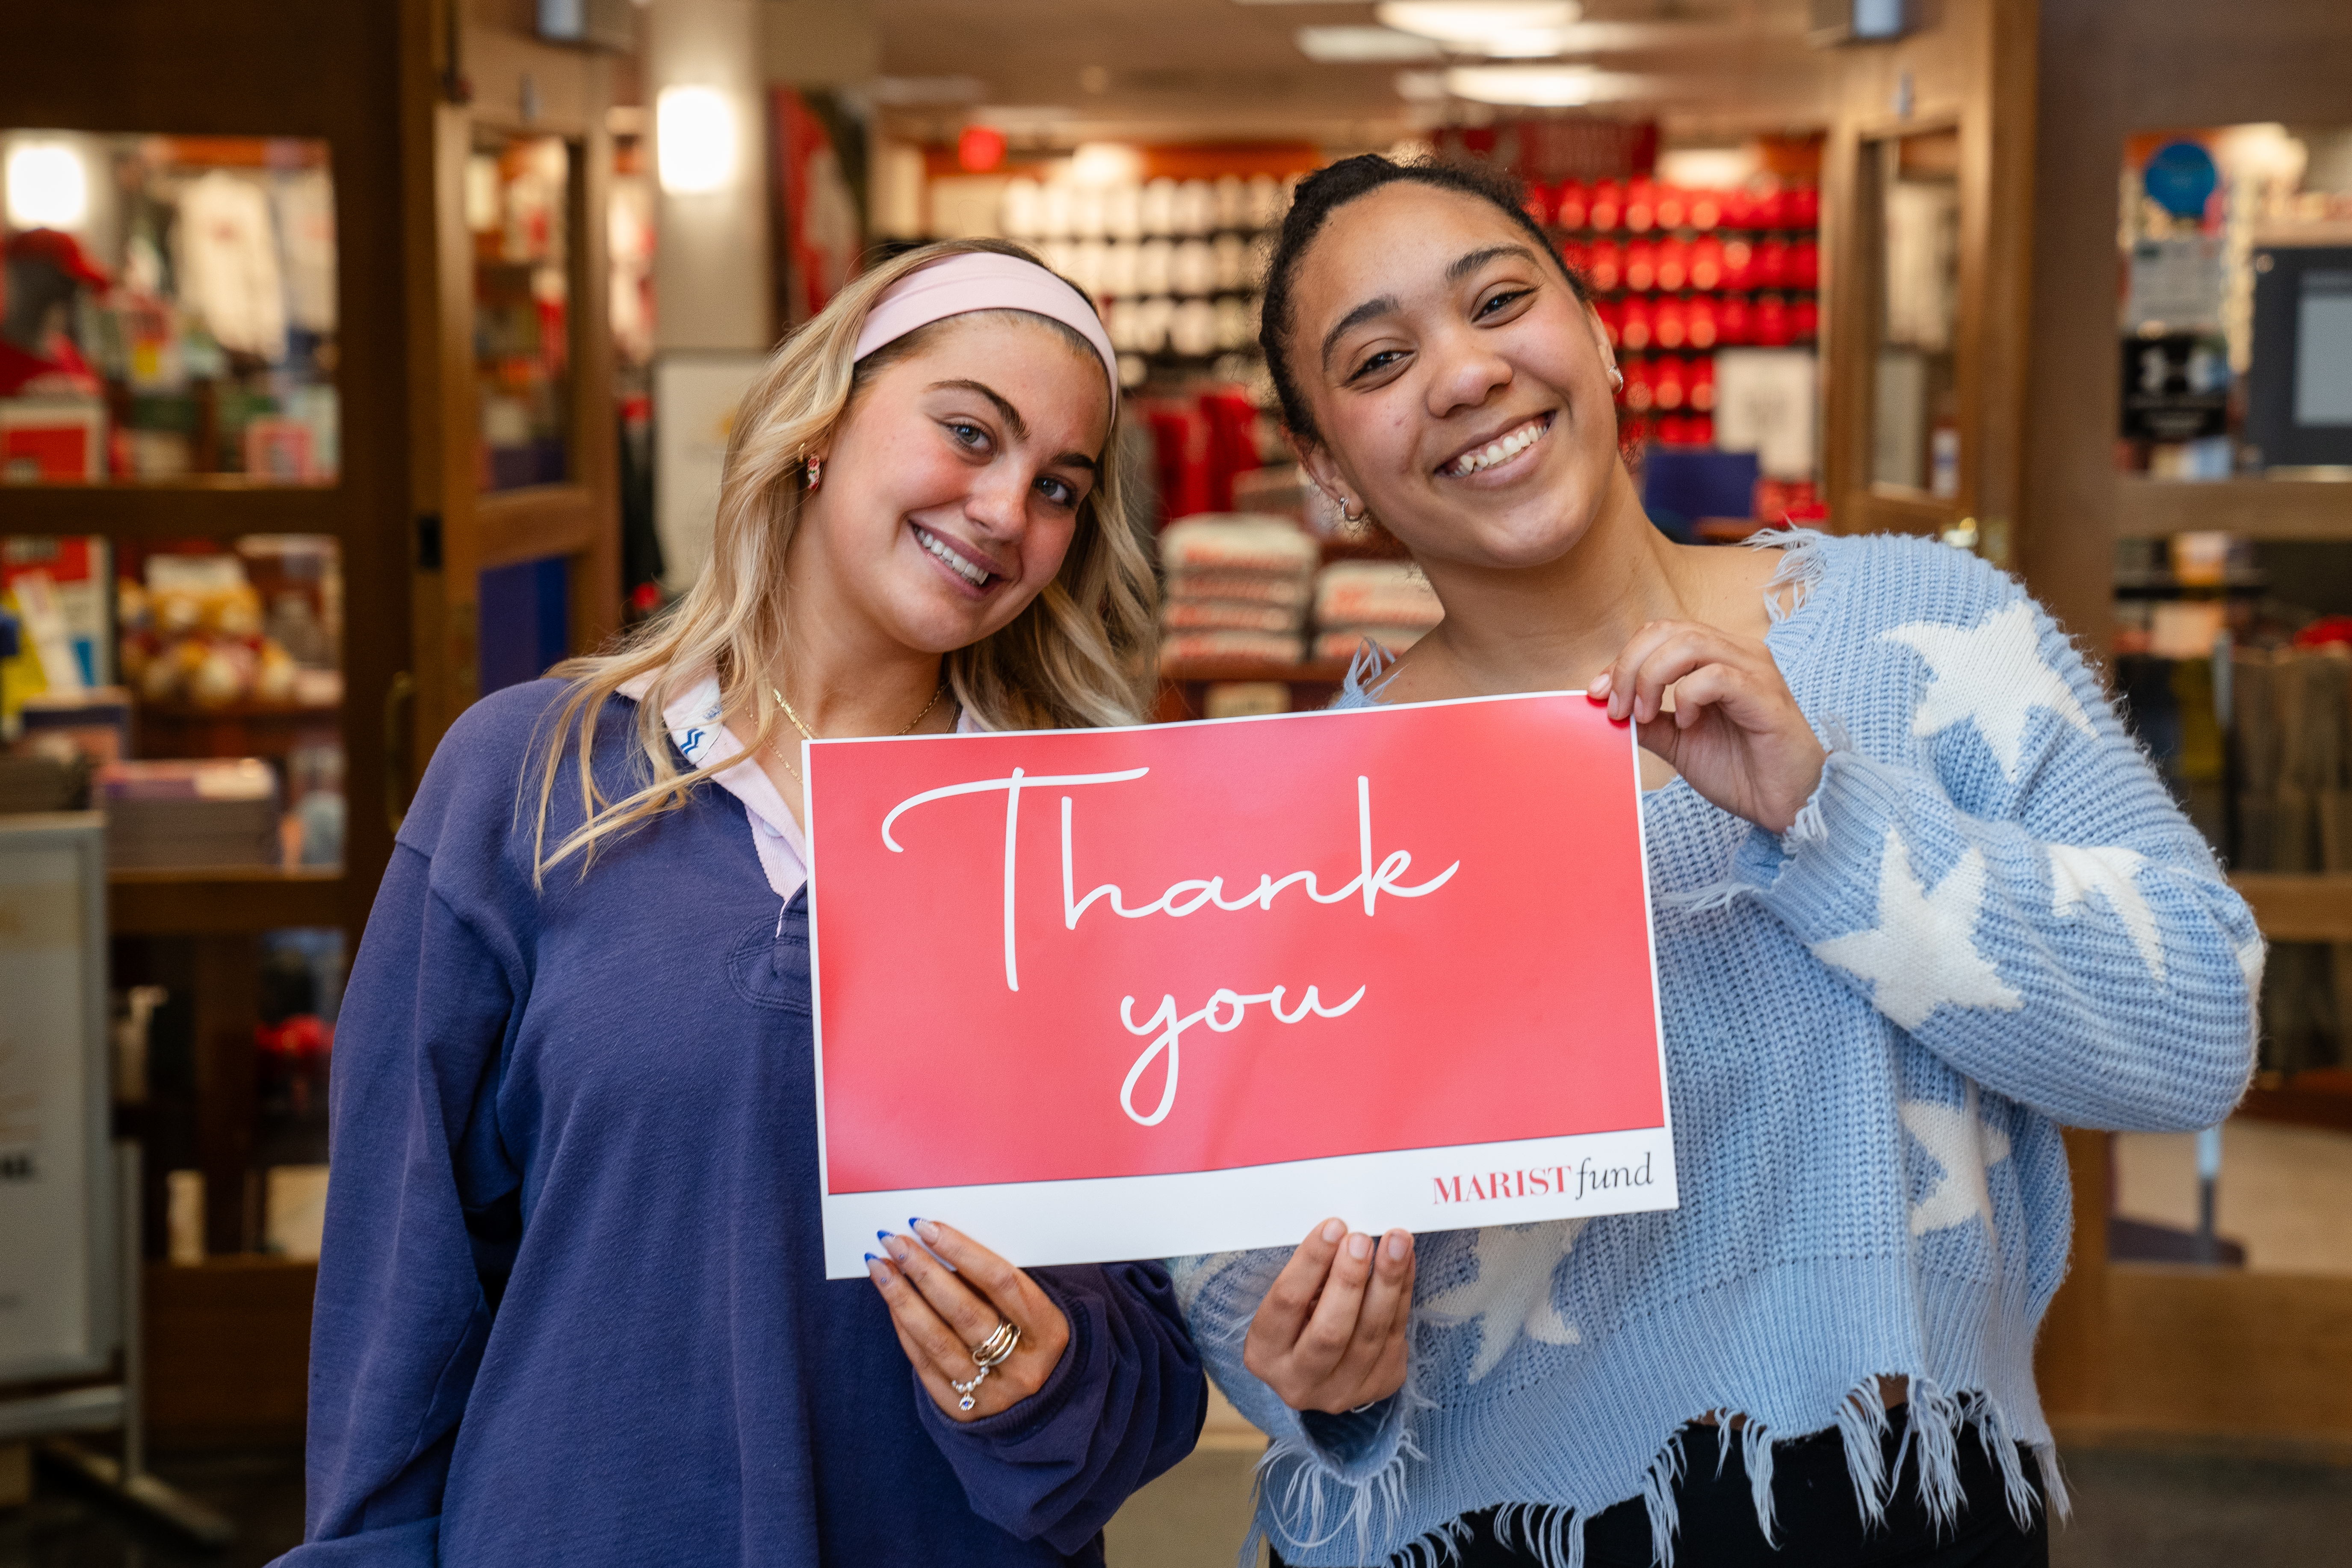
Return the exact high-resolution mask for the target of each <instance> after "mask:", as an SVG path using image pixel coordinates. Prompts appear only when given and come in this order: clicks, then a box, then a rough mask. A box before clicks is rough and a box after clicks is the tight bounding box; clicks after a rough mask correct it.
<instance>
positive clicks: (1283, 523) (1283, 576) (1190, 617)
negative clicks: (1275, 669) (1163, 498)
mask: <svg viewBox="0 0 2352 1568" xmlns="http://www.w3.org/2000/svg"><path fill="white" fill-rule="evenodd" d="M1321 554H1322V552H1321V551H1320V549H1319V548H1318V546H1317V545H1316V542H1315V541H1314V539H1313V538H1312V537H1311V536H1310V535H1308V534H1307V531H1305V530H1303V529H1301V528H1300V527H1299V526H1298V525H1297V523H1295V522H1292V521H1290V520H1289V519H1288V518H1283V517H1266V516H1261V515H1255V514H1252V513H1248V512H1213V513H1208V514H1204V515H1202V516H1198V517H1188V518H1186V519H1185V520H1184V521H1181V522H1178V523H1172V524H1171V525H1170V526H1169V528H1168V529H1167V531H1165V532H1163V533H1161V534H1160V564H1161V565H1162V566H1163V567H1164V568H1165V569H1166V571H1167V574H1168V593H1167V598H1166V600H1165V602H1163V603H1162V604H1161V605H1160V622H1161V624H1162V626H1165V627H1166V635H1165V636H1164V637H1162V638H1161V639H1160V665H1161V667H1162V668H1167V667H1169V666H1171V665H1175V664H1180V663H1183V662H1185V661H1188V660H1192V659H1207V658H1236V659H1262V660H1265V661H1266V662H1268V663H1272V664H1295V663H1297V661H1298V656H1299V654H1300V652H1301V649H1302V636H1301V634H1303V633H1304V632H1305V630H1306V626H1307V601H1308V600H1310V599H1311V598H1313V597H1314V592H1315V563H1316V562H1317V561H1318V560H1319V559H1320V558H1321Z"/></svg>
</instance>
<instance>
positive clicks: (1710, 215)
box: [1690, 191, 1724, 230]
mask: <svg viewBox="0 0 2352 1568" xmlns="http://www.w3.org/2000/svg"><path fill="white" fill-rule="evenodd" d="M1723 199H1724V197H1723V193H1722V192H1721V191H1693V192H1692V193H1691V194H1690V225H1691V226H1692V227H1693V228H1696V229H1702V230H1704V229H1711V228H1713V227H1715V226H1717V224H1720V223H1721V222H1722V221H1723Z"/></svg>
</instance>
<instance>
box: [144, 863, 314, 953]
mask: <svg viewBox="0 0 2352 1568" xmlns="http://www.w3.org/2000/svg"><path fill="white" fill-rule="evenodd" d="M106 888H107V925H108V927H109V929H110V930H111V931H113V933H114V934H115V935H116V936H215V935H232V934H238V933H245V932H253V931H280V930H284V929H285V928H287V927H289V926H331V925H340V924H341V923H342V920H343V873H342V871H341V868H336V867H297V868H290V869H289V868H278V867H275V866H251V867H247V866H225V867H221V868H215V869H197V870H186V871H144V870H142V871H110V872H108V873H107V878H106Z"/></svg>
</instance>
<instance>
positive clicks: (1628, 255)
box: [1625, 239, 1658, 294]
mask: <svg viewBox="0 0 2352 1568" xmlns="http://www.w3.org/2000/svg"><path fill="white" fill-rule="evenodd" d="M1657 286H1658V247H1656V246H1654V245H1652V244H1651V243H1650V242H1649V241H1648V240H1646V239H1637V240H1635V241H1634V242H1633V244H1631V245H1629V246H1627V247H1625V287H1626V288H1628V289H1633V291H1634V292H1635V293H1637V294H1645V293H1647V292H1649V291H1650V290H1651V289H1654V288H1656V287H1657Z"/></svg>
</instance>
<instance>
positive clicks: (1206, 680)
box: [1151, 658, 1348, 724]
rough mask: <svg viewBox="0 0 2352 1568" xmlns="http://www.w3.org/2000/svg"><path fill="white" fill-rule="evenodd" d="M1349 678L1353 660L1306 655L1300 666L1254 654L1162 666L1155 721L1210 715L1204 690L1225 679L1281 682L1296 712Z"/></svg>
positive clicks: (1324, 698) (1324, 699)
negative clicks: (1288, 691)
mask: <svg viewBox="0 0 2352 1568" xmlns="http://www.w3.org/2000/svg"><path fill="white" fill-rule="evenodd" d="M1347 678H1348V661H1347V660H1346V659H1344V658H1323V659H1307V660H1304V661H1302V662H1299V663H1297V664H1281V663H1276V662H1274V661H1272V660H1268V659H1255V658H1197V659H1187V660H1183V661H1181V662H1178V663H1173V664H1165V665H1162V666H1161V667H1160V700H1159V701H1158V703H1157V704H1156V705H1155V706H1154V707H1153V709H1152V711H1151V716H1152V719H1153V721H1155V722H1158V723H1162V724H1166V723H1171V722H1174V721H1177V720H1181V719H1202V718H1206V717H1207V716H1208V715H1207V712H1206V711H1205V709H1204V707H1203V704H1202V694H1203V692H1204V691H1205V689H1207V688H1208V687H1210V686H1213V685H1216V684H1218V683H1221V682H1223V681H1238V680H1251V681H1255V680H1271V681H1280V682H1282V683H1283V684H1284V685H1286V686H1287V687H1289V688H1290V706H1291V709H1292V710H1293V711H1297V710H1303V709H1309V708H1320V707H1322V706H1323V705H1324V704H1325V703H1326V702H1328V701H1329V700H1331V697H1332V695H1333V694H1334V693H1335V692H1337V691H1338V690H1339V683H1340V682H1341V681H1342V680H1345V679H1347Z"/></svg>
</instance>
